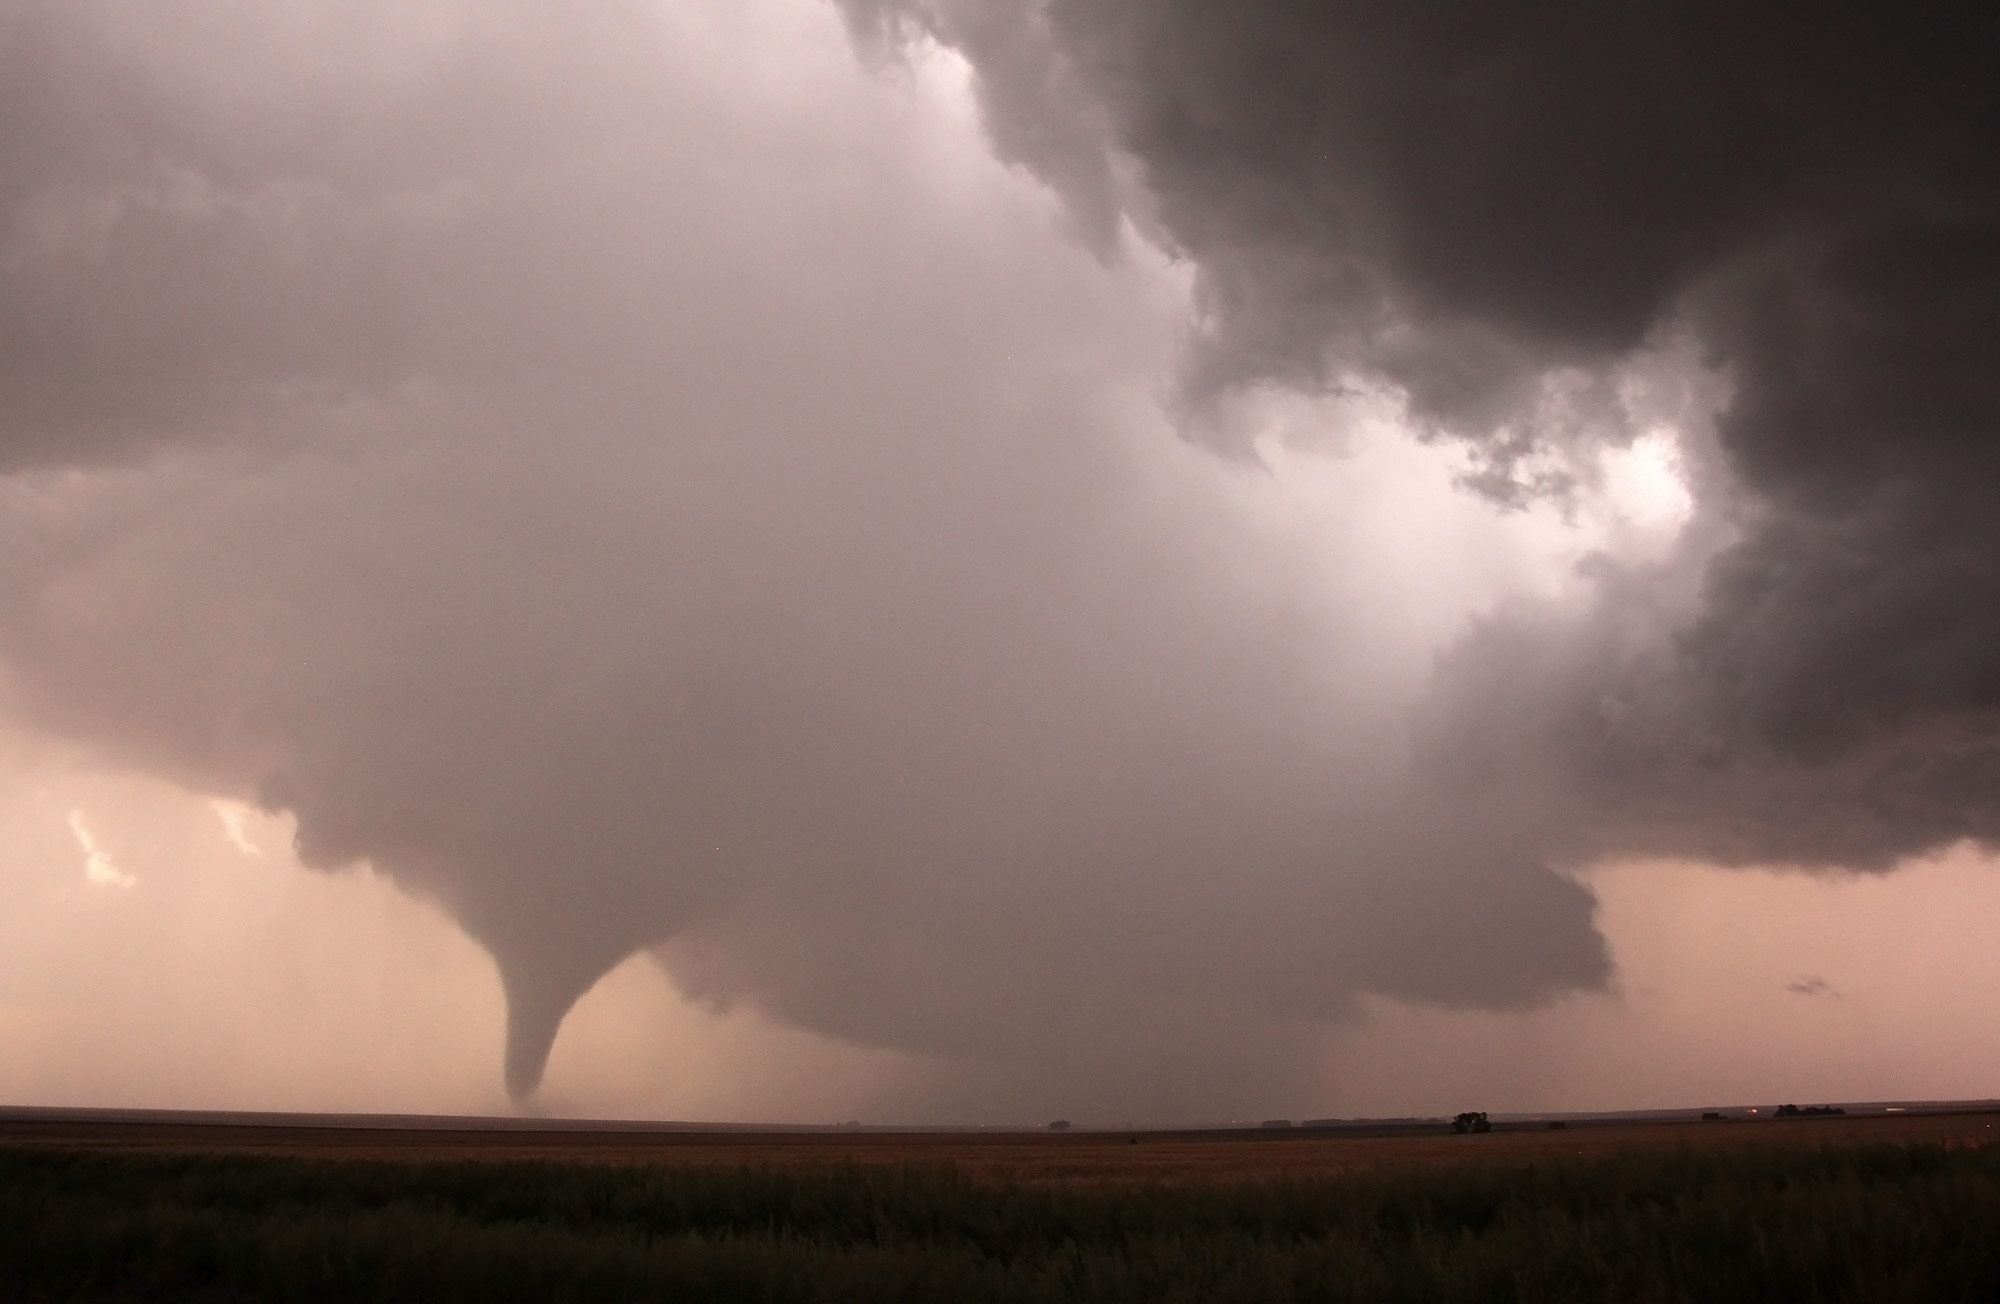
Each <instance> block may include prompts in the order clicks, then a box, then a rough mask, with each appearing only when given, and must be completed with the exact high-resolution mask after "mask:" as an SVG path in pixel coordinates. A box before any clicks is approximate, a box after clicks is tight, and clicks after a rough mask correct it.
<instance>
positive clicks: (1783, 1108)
mask: <svg viewBox="0 0 2000 1304" xmlns="http://www.w3.org/2000/svg"><path fill="white" fill-rule="evenodd" d="M1846 1112H1847V1111H1846V1110H1844V1109H1842V1108H1841V1107H1840V1106H1838V1105H1807V1106H1806V1107H1805V1108H1804V1109H1800V1108H1799V1107H1798V1106H1797V1105H1780V1106H1778V1112H1777V1113H1776V1114H1774V1115H1772V1117H1774V1118H1806V1117H1809V1116H1811V1115H1815V1114H1845V1113H1846Z"/></svg>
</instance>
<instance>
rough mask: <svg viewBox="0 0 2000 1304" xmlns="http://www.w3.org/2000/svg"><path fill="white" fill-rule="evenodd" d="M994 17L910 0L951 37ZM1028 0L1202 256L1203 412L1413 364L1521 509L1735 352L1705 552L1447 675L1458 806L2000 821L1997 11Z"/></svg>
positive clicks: (1058, 178) (1151, 210)
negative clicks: (1620, 389) (1676, 353)
mask: <svg viewBox="0 0 2000 1304" xmlns="http://www.w3.org/2000/svg"><path fill="white" fill-rule="evenodd" d="M881 7H882V6H881V4H879V3H878V4H876V5H874V6H872V7H871V8H873V9H876V10H879V9H880V8H881ZM970 7H971V6H965V5H961V4H958V3H955V2H954V0H908V2H907V3H904V4H902V5H900V6H897V10H898V12H900V13H901V14H902V15H903V19H902V20H903V21H904V22H905V23H906V24H909V25H912V26H913V27H916V28H920V29H923V30H928V31H929V32H931V33H932V34H934V35H935V36H936V37H937V38H938V39H940V40H944V41H948V42H950V41H957V40H958V37H957V32H958V24H959V23H960V22H961V18H960V15H961V14H962V13H963V12H964V11H965V10H966V9H968V8H970ZM979 8H981V9H982V10H983V9H985V8H986V7H985V6H979ZM1014 12H1015V13H1016V15H1017V23H1018V24H1019V26H1020V27H1021V28H1022V29H1023V30H1025V31H1032V32H1035V33H1039V34H1041V36H1042V39H1044V40H1045V42H1046V43H1047V45H1048V46H1049V47H1050V49H1051V50H1052V53H1051V54H1050V55H1049V56H1048V58H1049V59H1050V60H1051V61H1052V62H1054V63H1055V64H1057V65H1059V66H1060V67H1061V68H1062V70H1063V78H1062V80H1063V84H1064V85H1065V86H1068V87H1071V88H1073V89H1074V93H1075V94H1077V95H1079V96H1081V97H1084V98H1086V99H1087V100H1088V103H1089V109H1090V112H1092V113H1094V114H1096V115H1098V116H1099V117H1100V118H1101V119H1102V120H1103V121H1105V122H1108V123H1109V124H1110V128H1109V139H1110V141H1111V143H1112V147H1113V148H1114V149H1115V150H1117V151H1121V152H1122V153H1123V154H1124V155H1125V156H1126V157H1128V158H1129V159H1130V160H1131V161H1132V165H1133V166H1134V168H1135V169H1136V171H1137V172H1138V174H1139V175H1140V176H1141V177H1142V178H1143V183H1144V189H1145V192H1146V196H1145V203H1144V206H1143V212H1140V213H1139V214H1138V215H1139V216H1140V218H1141V220H1142V221H1151V222H1155V223H1157V226H1158V228H1159V229H1160V230H1162V231H1164V233H1165V234H1166V236H1167V237H1168V238H1169V239H1170V240H1171V242H1172V243H1173V244H1174V245H1175V246H1176V247H1178V248H1179V249H1181V250H1182V251H1184V253H1185V254H1186V256H1187V257H1188V258H1189V259H1190V260H1192V262H1193V263H1194V265H1195V267H1196V268H1197V269H1198V275H1199V278H1200V287H1201V300H1202V303H1203V305H1204V306H1205V309H1206V318H1205V321H1204V324H1203V329H1202V330H1201V332H1200V333H1199V334H1198V336H1197V338H1196V339H1195V340H1194V342H1193V346H1192V348H1191V350H1190V354H1189V357H1188V359H1187V362H1186V364H1185V377H1186V384H1187V385H1188V387H1189V389H1190V391H1191V393H1192V394H1193V395H1194V397H1195V398H1196V399H1197V401H1200V400H1202V399H1204V398H1212V397H1213V396H1215V395H1216V394H1218V393H1225V392H1227V391H1229V390H1231V389H1236V388H1242V387H1245V386H1254V385H1257V384H1263V383H1272V382H1275V383H1278V384H1283V385H1289V386H1297V387H1305V388H1319V389H1324V388H1326V387H1328V386H1334V385H1342V384H1354V383H1359V384H1362V385H1364V386H1367V385H1374V386H1384V385H1386V386H1388V387H1389V388H1391V389H1392V390H1393V391H1395V392H1399V393H1401V394H1402V395H1403V396H1404V397H1405V398H1406V400H1407V402H1408V405H1409V408H1410V411H1411V413H1412V415H1413V416H1414V417H1415V418H1416V419H1417V420H1418V421H1419V422H1420V423H1421V424H1422V425H1423V426H1425V427H1426V428H1428V429H1430V430H1431V431H1433V432H1434V433H1436V434H1440V435H1446V436H1452V437H1457V438H1460V439H1463V440H1465V441H1467V442H1468V443H1469V445H1470V446H1471V447H1472V448H1473V449H1474V450H1475V452H1476V453H1478V454H1479V455H1480V456H1482V457H1483V458H1484V459H1485V460H1486V463H1487V466H1486V469H1485V471H1484V473H1483V474H1482V475H1481V476H1478V477H1475V483H1482V484H1484V485H1485V486H1486V487H1488V488H1489V489H1491V490H1494V491H1497V492H1499V493H1501V494H1502V495H1503V496H1514V497H1518V495H1520V494H1521V493H1522V492H1524V491H1532V490H1533V488H1534V487H1535V480H1534V475H1533V473H1532V471H1531V468H1532V466H1533V458H1534V455H1535V454H1536V453H1537V451H1538V450H1545V451H1546V450H1552V451H1554V452H1555V453H1556V454H1558V455H1560V454H1561V453H1562V451H1563V449H1564V448H1565V447H1573V446H1575V445H1577V444H1582V445H1584V446H1585V447H1588V445H1590V444H1591V443H1593V442H1597V443H1606V442H1608V443H1613V444H1616V443H1620V442H1623V441H1624V440H1626V439H1629V438H1630V437H1631V435H1632V433H1633V431H1632V428H1631V426H1630V423H1629V422H1628V421H1627V420H1626V417H1625V413H1624V411H1623V410H1622V409H1621V406H1620V405H1619V404H1618V403H1617V402H1615V401H1611V396H1612V395H1613V394H1614V393H1615V390H1616V387H1617V384H1618V378H1619V376H1620V374H1621V368H1626V367H1629V366H1630V364H1631V362H1632V360H1633V359H1634V358H1635V357H1638V356H1641V355H1643V354H1644V353H1645V352H1646V351H1647V350H1649V349H1654V348H1657V347H1659V346H1660V344H1661V342H1662V341H1663V340H1665V339H1667V338H1669V337H1672V336H1674V335H1676V334H1691V335H1692V337H1693V338H1694V339H1695V340H1697V341H1698V342H1699V344H1700V345H1701V346H1702V347H1703V348H1704V349H1705V350H1706V352H1707V356H1708V359H1709V362H1710V364H1711V365H1713V366H1716V367H1719V368H1721V369H1722V370H1723V371H1724V372H1725V373H1726V375H1727V376H1728V377H1729V379H1730V381H1731V383H1732V385H1733V398H1732V399H1731V401H1730V402H1729V403H1728V404H1727V406H1726V408H1725V409H1724V411H1723V412H1722V413H1721V414H1720V417H1719V422H1718V425H1717V429H1716V442H1715V444H1714V445H1713V448H1712V450H1710V446H1709V445H1708V443H1707V436H1706V435H1705V434H1704V433H1703V432H1702V431H1699V430H1696V431H1693V432H1691V433H1690V440H1691V443H1692V445H1693V447H1694V450H1695V453H1696V455H1697V461H1698V462H1699V461H1700V459H1701V458H1702V457H1705V456H1707V455H1708V454H1709V452H1710V451H1712V452H1713V454H1714V456H1715V457H1716V458H1718V459H1719V462H1718V463H1717V465H1716V466H1715V467H1714V468H1713V470H1712V471H1702V472H1700V475H1699V476H1698V478H1699V479H1700V481H1701V483H1700V484H1698V485H1697V488H1698V489H1700V490H1702V491H1704V494H1703V496H1704V503H1703V511H1704V521H1705V522H1706V526H1705V528H1701V529H1697V530H1696V531H1694V532H1693V536H1692V537H1691V539H1690V541H1689V544H1688V546H1687V547H1686V548H1685V549H1684V551H1683V554H1682V556H1681V557H1680V558H1679V559H1678V561H1677V563H1676V564H1675V566H1668V567H1663V568H1657V569H1655V570H1653V571H1651V572H1649V573H1639V572H1636V571H1634V570H1632V569H1631V568H1629V567H1628V568H1625V569H1623V570H1622V571H1620V572H1618V574H1617V575H1616V576H1615V577H1614V576H1611V575H1610V574H1609V573H1607V578H1606V582H1605V584H1604V594H1603V600H1602V602H1601V604H1600V606H1599V608H1598V610H1597V611H1595V612H1594V613H1592V614H1590V615H1589V616H1587V617H1585V618H1583V619H1581V620H1579V619H1577V618H1575V617H1574V615H1573V614H1564V613H1559V612H1553V611H1551V612H1543V613H1531V612H1520V611H1517V612H1514V613H1511V614H1507V615H1503V616H1501V617H1498V618H1496V619H1495V620H1494V621H1491V622H1489V623H1488V624H1487V625H1486V626H1485V627H1483V628H1482V629H1481V630H1479V631H1477V632H1475V633H1474V634H1473V635H1472V636H1470V637H1469V638H1468V639H1467V641H1466V642H1465V643H1464V644H1463V645H1462V646H1461V647H1459V648H1458V649H1456V650H1455V651H1454V652H1453V653H1452V654H1451V655H1450V656H1449V657H1447V658H1446V659H1445V661H1444V662H1443V664H1442V665H1441V667H1440V676H1439V688H1438V693H1437V698H1436V701H1434V703H1433V705H1432V708H1431V710H1430V713H1429V717H1428V719H1427V723H1426V726H1425V728H1426V730H1434V731H1435V732H1434V733H1432V734H1428V735H1427V736H1430V737H1432V738H1433V740H1434V746H1433V748H1432V751H1431V755H1432V756H1433V757H1434V758H1435V768H1436V770H1437V771H1438V772H1439V773H1440V774H1444V775H1451V776H1456V777H1454V778H1450V779H1448V780H1445V781H1446V782H1447V783H1448V785H1449V786H1450V787H1451V788H1452V789H1453V790H1455V791H1460V792H1463V793H1467V794H1468V795H1472V794H1473V793H1474V791H1475V789H1478V788H1479V785H1487V786H1488V788H1489V789H1499V790H1505V791H1509V792H1512V793H1514V794H1515V795H1516V797H1517V798H1519V799H1521V800H1524V801H1528V802H1529V803H1531V804H1534V805H1537V806H1539V807H1541V808H1543V809H1545V810H1548V811H1549V812H1550V814H1549V819H1550V829H1551V830H1552V832H1551V845H1552V846H1561V845H1564V844H1565V843H1568V842H1569V840H1570V839H1573V838H1581V839H1583V840H1584V841H1587V842H1591V843H1593V844H1596V845H1599V846H1602V847H1604V848H1607V849H1611V850H1628V851H1629V850H1644V849H1674V850H1683V851H1690V852H1695V853H1700V854H1711V855H1719V856H1722V857H1723V858H1725V859H1730V860H1754V859H1760V858H1784V859H1798V860H1804V861H1808V862H1812V863H1828V864H1868V865H1882V864H1887V863H1890V862H1892V861H1893V860H1894V858H1895V857H1897V856H1898V855H1901V854H1904V853H1907V852H1909V851H1912V850H1915V849H1919V848H1922V847H1926V846H1930V845H1935V844H1937V843H1940V842H1944V841H1948V840H1950V839H1953V838H1957V837H1963V836H1972V837H1980V838H1990V837H1991V836H1992V835H1993V834H1994V833H1995V831H1996V830H1995V821H1994V814H1995V811H1996V800H2000V799H1997V798H1996V794H2000V787H1996V786H1995V785H1996V782H2000V749H1996V747H1995V739H1996V725H1997V724H2000V715H1996V708H2000V623H1996V622H2000V614H1996V613H2000V565H1996V562H2000V524H1996V522H2000V513H1995V512H1994V510H1993V485H1994V484H1995V483H1996V480H1995V472H1996V470H2000V466H1996V458H2000V451H1996V450H2000V148H1996V142H2000V90H1996V85H2000V83H1996V82H1995V80H1994V78H1993V77H1992V76H1991V75H1990V69H1991V66H1992V63H1993V61H1994V59H1995V57H1996V55H2000V19H1996V18H1995V17H1994V15H1993V14H1992V13H1991V12H1989V11H1986V10H1980V9H1968V8H1964V7H1961V6H1922V7H1919V8H1917V9H1911V8H1909V7H1907V6H1863V7H1854V6H1850V7H1847V8H1845V9H1843V10H1841V11H1840V12H1838V13H1835V12H1833V11H1830V10H1823V9H1821V10H1804V9H1777V10H1772V9H1768V8H1754V7H1749V8H1746V7H1744V6H1741V5H1735V4H1719V3H1686V4H1676V5H1647V6H1640V5H1606V4H1595V3H1571V4H1565V3H1551V4H1529V5H1490V4H1474V5H1451V6H1426V5H1377V4H1350V5H1334V4H1327V5H1320V4H1294V3H1276V2H1271V3H1252V4H1242V5H1214V4H1205V3H1199V2H1198V0H1167V2H1164V3H1151V2H1141V0H1129V2H1127V0H1053V2H1052V3H1049V4H1047V5H1021V6H1017V7H1016V8H1015V11H1014ZM960 44H961V46H962V48H963V49H965V51H966V52H967V54H968V55H969V57H971V58H972V59H973V61H974V62H975V63H978V62H979V61H980V52H979V47H978V46H977V45H975V44H973V43H970V42H960ZM1003 100H1004V97H1002V96H999V95H994V96H990V97H989V98H988V100H987V108H988V111H989V113H993V114H996V115H1003V114H1004V113H1005V104H1004V102H1003ZM1039 112H1042V113H1044V114H1046V112H1047V110H1045V109H1044V110H1039ZM1070 112H1072V113H1073V114H1081V113H1082V112H1083V110H1081V109H1072V110H1070ZM1007 130H1008V127H1007V126H1006V124H1005V123H1004V122H1002V123H999V124H996V127H995V132H996V135H1004V133H1005V132H1006V131H1007ZM1051 179H1052V181H1054V182H1055V183H1056V184H1058V185H1060V184H1062V180H1063V178H1062V175H1060V174H1054V173H1052V174H1051ZM1135 211H1136V210H1135ZM1552 393H1557V394H1561V395H1563V396H1564V400H1563V402H1562V403H1560V404H1552V403H1551V402H1550V395H1551V394H1552ZM1556 480H1557V482H1560V480H1561V476H1560V475H1558V476H1557V477H1556ZM1725 536H1728V537H1730V538H1732V539H1733V541H1731V542H1728V543H1727V544H1726V546H1725V545H1723V544H1721V543H1719V542H1718V540H1721V539H1723V538H1725ZM1676 568H1678V570H1679V571H1681V572H1683V573H1682V574H1675V573H1672V572H1674V571H1675V570H1676ZM1697 568H1699V569H1700V573H1701V575H1702V576H1703V577H1704V578H1703V582H1702V588H1701V590H1700V592H1699V593H1698V594H1695V595H1690V594H1688V593H1687V592H1686V588H1687V584H1686V574H1685V572H1688V571H1691V570H1694V569H1697ZM1614 569H1615V568H1614ZM1482 757H1483V758H1485V760H1483V761H1481V760H1477V759H1475V758H1482ZM1531 758H1532V759H1531ZM1523 774H1532V775H1534V776H1535V778H1534V779H1533V780H1532V781H1530V780H1527V779H1523V778H1522V777H1521V776H1522V775H1523ZM1554 830H1567V831H1568V833H1567V835H1566V836H1565V837H1563V838H1558V837H1555V836H1554V832H1553V831H1554ZM1570 845H1574V844H1573V843H1570Z"/></svg>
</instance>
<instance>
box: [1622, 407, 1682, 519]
mask: <svg viewBox="0 0 2000 1304" xmlns="http://www.w3.org/2000/svg"><path fill="white" fill-rule="evenodd" d="M1601 460H1602V463H1603V467H1604V486H1605V492H1606V494H1607V496H1609V498H1610V499H1611V502H1612V504H1613V505H1614V506H1615V507H1616V508H1617V510H1618V511H1619V513H1620V514H1621V515H1623V516H1624V517H1625V518H1626V519H1628V520H1630V521H1631V522H1632V523H1633V524H1634V525H1637V526H1640V527H1643V528H1646V529H1654V530H1676V529H1679V528H1680V526H1682V525H1683V524H1685V523H1686V521H1687V519H1688V517H1689V516H1690V515H1691V514H1692V513H1693V511H1694V495H1693V494H1692V493H1690V492H1689V491H1688V486H1687V480H1686V478H1685V477H1684V476H1683V474H1682V471H1681V453H1680V441H1679V440H1678V439H1677V438H1676V437H1675V435H1674V433H1673V432H1672V431H1670V430H1654V431H1652V432H1650V433H1648V434H1646V435H1643V436H1641V437H1640V438H1638V439H1635V440H1633V441H1632V443H1631V445H1630V446H1629V447H1626V448H1612V449H1607V450H1606V451H1605V452H1604V454H1603V455H1602V459H1601Z"/></svg>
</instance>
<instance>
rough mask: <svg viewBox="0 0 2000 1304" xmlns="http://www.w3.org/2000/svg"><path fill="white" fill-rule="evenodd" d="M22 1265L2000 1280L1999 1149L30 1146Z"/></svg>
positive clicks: (71, 1285) (1515, 1287) (505, 1280)
mask: <svg viewBox="0 0 2000 1304" xmlns="http://www.w3.org/2000/svg"><path fill="white" fill-rule="evenodd" d="M1477 1144H1478V1142H1477V1141H1473V1140H1470V1139H1469V1140H1468V1152H1469V1153H1472V1152H1473V1148H1474V1147H1476V1146H1477ZM0 1280H4V1281H5V1282H7V1283H8V1284H9V1285H8V1291H7V1293H8V1297H9V1298H24V1299H46V1300H89V1301H98V1300H104V1301H113V1300H171V1301H239V1300H258V1299H283V1300H370V1301H374V1300H412V1301H414V1300H424V1301H432V1300H437V1301H451V1300H468V1301H469V1300H479V1301H489V1300H491V1301H506V1300H534V1301H553V1300H640V1299H681V1300H702V1301H710V1300H713V1301H733V1300H757V1301H770V1302H773V1304H776V1302H778V1301H836V1300H855V1301H862V1300H866V1301H877V1300H891V1301H893V1300H908V1301H916V1300H952V1301H980V1300H996V1301H997V1300H1007V1301H1034V1300H1107V1301H1108V1300H1118V1301H1125V1300H1130V1301H1149V1302H1150V1301H1174V1300H1186V1301H1194V1300H1201V1301H1229V1300H1292V1299H1298V1300H1425V1301H1432V1300H1438V1301H1456V1300H1480V1301H1510V1300H1520V1301H1569V1300H1575V1301H1593V1302H1595V1301H1605V1300H1683V1299H1685V1300H1723V1299H1729V1300H1786V1301H1794V1300H1829V1301H1830V1300H1869V1301H1876V1300H1912V1301H1915V1300H1923V1301H1933V1300H1991V1299H2000V1147H1985V1148H1977V1149H1974V1148H1959V1149H1951V1150H1947V1149H1944V1148H1941V1147H1934V1146H1894V1147H1872V1148H1859V1147H1853V1148H1837V1149H1826V1150H1817V1151H1808V1150H1799V1149H1793V1148H1790V1147H1773V1148H1764V1147H1755V1148H1749V1149H1745V1150H1740V1151H1723V1152H1717V1151H1708V1152H1703V1153H1693V1152H1687V1151H1680V1152H1657V1151H1655V1152H1633V1153H1628V1154H1624V1155H1620V1156H1617V1157H1614V1158H1608V1159H1596V1160H1563V1161H1558V1162H1543V1163H1538V1164H1535V1165H1532V1166H1525V1165H1514V1166H1501V1165H1498V1164H1495V1163H1490V1162H1485V1161H1482V1160H1479V1159H1471V1160H1468V1162H1466V1163H1464V1164H1462V1165H1453V1166H1445V1167H1432V1168H1428V1169H1424V1170H1420V1171H1419V1170H1405V1171H1375V1172H1367V1173H1359V1174H1353V1175H1348V1176H1342V1177H1334V1178H1314V1179H1310V1180H1282V1179H1281V1180H1269V1181H1259V1182H1249V1183H1236V1184H1230V1185H1178V1186H1115V1187H1080V1186H1079V1187H1062V1186H1035V1185H1023V1184H1015V1183H1008V1182H1004V1181H995V1180H991V1179H975V1178H973V1177H970V1176H967V1175H966V1174H964V1173H962V1172H959V1171H956V1170H953V1169H949V1168H905V1169H891V1168H881V1167H868V1168H862V1167H844V1168H827V1169H792V1170H770V1169H736V1170H703V1169H685V1168H681V1169H676V1168H666V1167H608V1166H594V1165H576V1164H561V1163H550V1162H535V1163H481V1162H456V1163H373V1162H329V1161H314V1160H301V1159H270V1158H230V1157H213V1156H209V1157H174V1158H167V1157H157V1156H135V1155H106V1154H77V1153H64V1152H53V1151H35V1150H25V1149H24V1150H13V1151H0Z"/></svg>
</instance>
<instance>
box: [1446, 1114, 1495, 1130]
mask: <svg viewBox="0 0 2000 1304" xmlns="http://www.w3.org/2000/svg"><path fill="white" fill-rule="evenodd" d="M1451 1130H1452V1131H1454V1132H1491V1131H1492V1130H1493V1124H1491V1123H1489V1122H1487V1120H1486V1111H1485V1110H1483V1109H1481V1110H1467V1111H1466V1112H1465V1113H1463V1114H1460V1115H1459V1116H1458V1117H1457V1118H1454V1119H1452V1120H1451Z"/></svg>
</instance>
